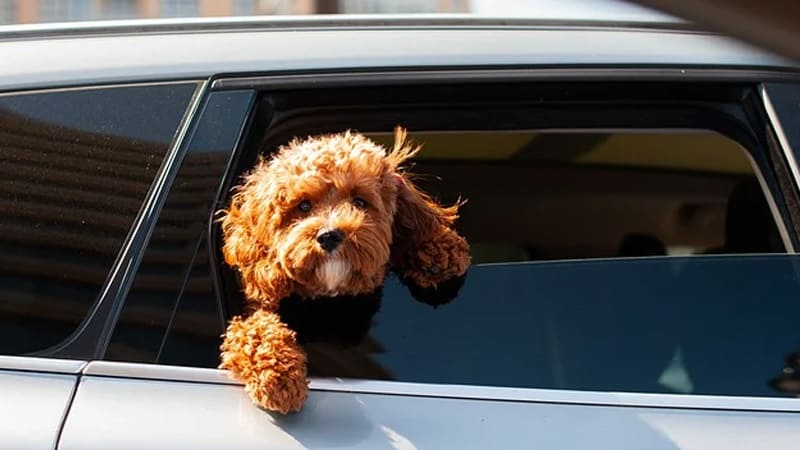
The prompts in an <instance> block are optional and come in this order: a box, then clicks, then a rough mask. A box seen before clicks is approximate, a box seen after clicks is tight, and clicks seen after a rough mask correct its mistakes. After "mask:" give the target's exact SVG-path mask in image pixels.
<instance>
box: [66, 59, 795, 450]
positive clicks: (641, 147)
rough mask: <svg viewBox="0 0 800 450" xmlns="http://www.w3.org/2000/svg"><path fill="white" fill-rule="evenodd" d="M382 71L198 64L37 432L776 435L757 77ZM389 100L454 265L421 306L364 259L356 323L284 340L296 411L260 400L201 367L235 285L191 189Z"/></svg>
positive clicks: (784, 270)
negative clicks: (116, 269) (211, 71)
mask: <svg viewBox="0 0 800 450" xmlns="http://www.w3.org/2000/svg"><path fill="white" fill-rule="evenodd" d="M395 75H396V74H392V73H373V74H369V77H368V78H369V80H370V83H369V84H368V85H361V84H359V83H355V82H353V80H352V79H350V78H349V77H351V75H348V74H339V75H329V76H326V77H324V80H325V82H319V81H318V80H314V79H313V77H307V76H304V77H297V79H294V78H292V77H291V76H283V77H280V78H279V79H272V78H270V77H263V78H247V79H230V80H220V81H218V82H216V83H215V84H214V86H213V88H212V89H211V92H210V93H209V95H208V96H207V99H206V101H205V103H204V105H203V106H202V107H201V108H200V109H199V113H198V116H197V118H196V120H195V121H194V122H193V123H192V125H191V126H190V128H189V129H188V130H187V134H186V136H187V138H186V140H185V142H184V144H183V145H181V147H180V149H179V153H178V154H177V155H175V158H174V161H175V162H176V164H180V166H179V167H177V166H176V173H175V177H174V181H173V182H172V183H171V184H170V185H168V186H167V188H168V191H165V198H164V202H163V209H162V210H161V213H160V217H159V218H158V222H157V223H156V224H155V228H154V230H153V233H152V238H151V239H150V241H149V243H148V246H147V248H146V249H145V250H144V254H143V256H142V259H141V261H142V262H141V265H140V267H139V268H138V270H137V273H136V276H135V277H134V279H133V281H132V284H131V290H130V292H129V294H128V296H127V299H126V302H125V305H124V307H123V308H122V310H121V313H120V316H119V318H118V321H117V323H116V326H115V328H114V332H113V334H112V335H111V338H110V341H109V346H108V348H107V349H106V351H105V352H104V359H105V360H104V361H92V362H91V363H89V364H88V365H87V366H86V367H85V368H84V369H83V371H82V376H81V381H80V384H79V387H78V389H77V391H76V393H75V399H74V402H73V406H72V408H71V410H70V413H69V416H68V417H67V420H66V422H65V425H64V429H63V433H62V435H61V437H60V447H59V448H63V449H79V448H80V449H87V448H105V449H108V448H165V447H167V448H185V447H202V448H260V449H268V448H331V447H340V448H341V447H344V448H370V449H372V448H487V447H490V446H497V447H502V448H577V449H580V448H586V449H588V448H592V449H597V448H601V449H604V448H608V449H611V448H655V449H677V448H681V449H691V448H703V449H709V448H710V449H716V448H719V449H723V448H725V449H727V448H763V447H765V446H769V447H770V448H787V449H788V448H795V447H796V442H797V441H798V439H800V431H798V427H797V424H798V423H800V404H798V403H797V400H796V399H794V398H791V394H792V393H791V392H784V391H781V390H780V389H779V388H780V385H779V384H776V383H774V381H775V380H777V379H780V377H781V376H783V375H784V374H786V373H788V372H786V371H785V370H784V366H783V364H784V357H785V356H786V355H788V354H789V353H791V352H793V351H795V350H796V346H797V345H798V343H800V335H798V331H797V327H796V326H795V323H794V322H795V320H794V318H795V317H796V316H797V313H798V312H800V304H798V302H797V300H796V299H797V294H798V292H799V291H800V283H799V282H798V280H799V279H800V275H799V274H800V272H798V267H800V265H798V262H800V261H799V260H798V259H797V256H796V254H795V249H796V248H797V245H798V234H797V221H796V219H795V218H794V217H793V214H792V212H791V209H790V206H791V205H792V204H793V203H792V202H793V201H795V199H797V195H798V191H797V186H796V185H795V184H794V182H793V180H792V178H790V175H789V174H790V173H791V172H792V171H793V170H794V163H793V162H792V161H790V160H789V159H787V158H788V156H787V155H788V154H787V153H784V151H785V148H784V147H781V146H776V145H774V144H775V143H774V142H772V141H771V139H772V137H773V136H772V134H771V132H770V131H769V129H768V127H767V126H766V125H768V122H766V121H765V117H766V114H764V113H765V108H764V106H763V104H762V103H761V98H760V97H759V96H758V88H759V80H757V79H751V80H748V79H746V78H747V76H746V75H744V74H743V75H742V79H743V80H744V81H737V82H730V81H727V82H722V81H721V82H719V84H716V83H709V79H713V74H702V73H699V74H698V78H697V80H695V81H691V80H688V81H687V80H686V79H682V80H681V81H679V82H676V81H670V80H664V79H663V78H662V77H660V76H659V77H655V78H654V79H653V80H652V81H651V82H650V83H640V84H637V85H632V84H629V83H620V82H618V80H617V79H614V78H612V79H607V80H603V81H597V79H596V77H597V74H593V73H592V72H591V70H590V69H587V74H586V76H587V80H583V81H582V80H580V79H578V80H572V81H570V82H563V81H560V80H558V79H557V78H554V79H550V80H548V82H546V83H544V82H542V78H536V81H535V82H534V81H533V79H531V80H529V82H527V83H525V82H521V81H520V79H521V78H520V74H519V73H517V72H514V71H513V70H510V71H509V73H507V74H506V75H507V78H503V74H502V73H498V71H491V72H488V71H487V72H486V73H482V72H481V71H479V70H476V71H472V72H471V73H470V74H469V75H466V76H465V75H464V73H463V72H461V75H460V76H463V77H465V78H464V79H462V80H459V78H458V76H459V75H457V74H453V76H452V78H448V80H449V81H448V82H447V83H445V85H444V86H443V85H442V83H441V82H438V83H434V82H432V81H431V80H433V79H434V78H433V77H429V74H427V73H426V72H425V71H420V72H415V73H413V74H410V73H409V72H405V73H404V74H403V77H402V79H399V78H398V77H396V76H395ZM624 75H625V74H624V71H621V72H620V74H619V76H620V77H621V78H620V79H624ZM358 76H361V77H364V78H362V79H366V78H367V77H366V76H365V75H364V74H359V75H358ZM436 76H437V77H439V78H438V79H441V74H440V73H437V74H436ZM605 76H608V74H607V73H606V74H605ZM467 78H469V79H467ZM509 79H513V80H515V81H516V82H515V83H514V84H509V83H506V82H505V81H507V80H509ZM487 98H490V99H491V101H487ZM387 105H389V106H387ZM643 111H645V112H647V114H644V113H643ZM398 121H400V122H402V123H403V124H404V125H406V126H408V127H409V129H411V130H412V137H415V138H418V139H419V140H420V141H421V143H424V145H425V150H423V152H422V153H420V156H419V158H418V160H417V164H416V168H417V170H424V171H425V173H429V174H433V175H436V176H438V177H440V178H441V180H442V181H441V182H439V183H438V184H437V181H436V177H430V179H428V180H427V181H420V183H421V184H422V185H423V186H424V187H425V189H426V190H428V191H430V192H434V193H436V194H437V196H440V197H441V198H443V199H445V200H447V199H450V198H455V197H456V196H457V195H458V194H464V195H465V196H467V198H468V199H470V201H471V203H472V204H473V205H474V206H473V208H474V209H472V210H470V209H468V208H467V207H465V209H464V213H463V217H462V219H461V222H460V223H459V226H460V227H462V230H463V232H464V233H465V235H466V236H467V238H468V239H469V240H470V242H471V244H472V246H473V249H472V252H473V259H474V261H475V264H474V265H473V266H472V267H471V268H470V271H469V273H468V276H467V281H466V283H465V285H464V286H463V288H462V290H461V292H460V294H459V296H458V297H457V298H456V299H455V300H454V301H453V302H452V303H451V304H447V305H444V306H441V307H439V308H435V309H433V308H430V307H428V306H427V305H424V304H421V303H418V302H415V301H414V300H413V299H412V298H411V297H410V296H409V294H408V293H407V292H406V290H405V288H404V286H403V285H402V283H400V282H399V280H397V279H395V278H389V279H387V281H386V286H385V291H384V299H383V304H382V307H381V311H380V312H379V314H378V316H376V320H375V323H374V325H373V329H372V331H371V333H370V335H369V337H368V339H366V340H365V342H363V343H362V344H360V345H359V346H356V347H355V348H345V349H341V348H333V347H329V346H327V345H324V343H322V344H320V345H308V346H307V347H306V350H307V351H308V353H309V358H310V365H311V367H310V369H311V374H312V378H311V384H310V388H311V394H310V397H309V399H308V402H307V403H306V405H305V407H304V409H303V411H302V412H301V413H299V414H293V415H288V416H282V415H279V414H272V413H269V412H266V411H263V410H260V409H258V408H256V407H255V406H253V405H252V404H251V402H250V400H249V399H248V397H247V395H246V394H245V393H244V391H243V389H242V386H241V385H239V384H238V383H236V382H234V381H231V380H230V379H229V378H228V377H227V376H226V374H225V373H224V372H221V371H218V370H216V369H214V367H215V366H216V364H217V361H218V347H219V343H220V335H221V333H222V331H223V330H224V326H225V321H226V320H227V319H229V318H231V317H232V316H233V315H235V314H238V313H240V312H241V311H240V309H239V308H240V305H241V301H242V298H241V294H240V287H239V285H238V284H237V283H238V282H237V280H236V277H235V273H233V272H232V271H230V269H229V268H226V267H225V266H224V265H223V264H222V263H221V259H220V255H219V234H218V231H219V230H218V229H217V225H216V222H215V221H214V220H213V218H214V217H215V212H216V211H218V210H219V209H220V208H223V207H224V205H225V204H226V201H227V199H228V198H229V195H230V188H231V186H233V185H234V184H235V183H236V182H237V180H238V179H239V176H240V175H241V174H242V173H244V172H245V171H246V170H247V168H248V167H250V166H251V165H252V163H253V161H254V160H255V159H256V157H257V156H258V155H259V154H261V153H268V152H270V151H273V150H274V149H275V148H276V147H278V146H279V145H282V144H285V143H286V142H288V140H289V139H290V138H291V137H293V136H297V135H304V134H314V133H321V132H329V131H336V130H340V129H343V128H347V127H354V128H357V129H359V130H360V131H362V132H365V133H367V134H368V135H369V136H370V138H371V139H374V140H375V141H377V142H380V143H384V144H386V145H389V146H390V144H391V141H390V137H389V131H390V130H391V128H392V127H393V125H395V124H396V123H397V122H398ZM426 152H427V153H426ZM741 211H744V213H743V214H742V213H741ZM776 386H777V387H778V388H776ZM741 430H746V432H742V431H741Z"/></svg>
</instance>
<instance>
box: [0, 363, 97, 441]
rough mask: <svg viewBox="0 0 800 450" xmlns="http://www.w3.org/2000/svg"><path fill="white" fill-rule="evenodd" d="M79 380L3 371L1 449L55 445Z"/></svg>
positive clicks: (0, 387) (0, 386)
mask: <svg viewBox="0 0 800 450" xmlns="http://www.w3.org/2000/svg"><path fill="white" fill-rule="evenodd" d="M26 359H28V358H26ZM30 359H32V360H35V359H34V358H30ZM72 363H74V364H72V365H76V364H78V363H80V365H83V363H82V362H80V361H73V362H72ZM32 365H33V366H35V365H36V364H35V363H32ZM77 380H78V376H77V375H67V374H63V373H42V372H33V371H20V370H0V392H2V398H3V400H2V401H0V418H2V420H0V448H13V449H19V450H27V449H47V450H50V449H53V448H55V447H56V441H57V439H58V433H59V431H60V428H61V424H62V422H63V419H64V417H65V416H66V412H67V409H68V408H69V404H70V401H71V399H72V394H73V391H74V389H75V386H76V384H77Z"/></svg>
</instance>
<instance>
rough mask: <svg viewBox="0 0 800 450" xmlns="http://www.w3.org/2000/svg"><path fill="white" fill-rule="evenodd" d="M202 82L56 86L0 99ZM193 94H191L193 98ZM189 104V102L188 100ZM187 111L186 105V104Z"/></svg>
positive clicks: (7, 93)
mask: <svg viewBox="0 0 800 450" xmlns="http://www.w3.org/2000/svg"><path fill="white" fill-rule="evenodd" d="M201 83H203V80H197V79H186V80H165V81H143V82H117V83H107V84H104V83H99V84H88V85H83V86H56V87H52V88H46V87H45V88H34V89H18V90H15V91H3V92H0V97H18V96H21V95H36V94H57V93H63V92H80V91H99V90H104V89H117V88H128V87H148V86H170V85H174V84H178V85H180V84H197V85H200V84H201ZM194 95H195V94H193V96H194ZM190 102H191V100H190ZM187 109H188V104H187Z"/></svg>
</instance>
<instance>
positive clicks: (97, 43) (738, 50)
mask: <svg viewBox="0 0 800 450" xmlns="http://www.w3.org/2000/svg"><path fill="white" fill-rule="evenodd" d="M353 42H360V43H368V44H369V45H353ZM587 42H591V43H592V45H591V46H587V45H586V43H587ZM153 48H157V49H158V51H157V52H156V51H150V50H149V49H153ZM0 60H3V61H14V62H15V64H14V65H13V66H8V67H7V68H6V69H5V70H3V72H2V73H0V90H3V91H6V90H11V89H35V88H42V87H46V86H72V85H85V84H97V83H122V82H134V81H152V80H164V79H188V78H192V79H196V78H203V77H210V76H212V75H214V74H218V73H224V74H238V73H248V72H249V73H253V72H256V73H257V72H262V73H263V72H267V71H269V72H286V71H310V70H317V69H321V68H324V69H326V70H340V69H359V68H374V67H380V68H383V69H390V68H404V67H406V68H408V67H416V68H420V67H445V66H446V67H476V66H484V67H487V66H488V67H492V66H503V65H514V66H517V67H519V66H534V65H538V66H559V65H568V66H581V65H595V66H608V65H616V66H630V65H636V66H673V67H675V66H678V67H685V68H691V67H699V66H703V67H715V66H717V67H744V68H753V67H773V68H776V67H777V68H786V67H791V65H790V64H789V63H788V62H786V61H784V60H781V59H779V58H776V57H774V56H771V55H768V54H764V53H760V52H757V51H754V50H752V49H750V48H748V47H746V46H744V45H742V44H739V43H736V42H733V41H730V40H726V39H723V38H720V37H717V36H713V35H707V34H701V33H680V32H674V31H670V30H666V31H657V30H646V31H642V30H626V29H622V28H620V29H614V28H608V29H587V30H581V31H580V33H576V32H575V30H574V29H569V28H556V29H549V28H535V27H534V28H510V29H501V28H474V29H465V28H461V27H458V28H453V29H445V28H442V29H424V28H419V29H415V28H413V27H410V28H406V29H395V28H388V29H384V30H376V29H353V30H349V31H347V32H346V33H342V32H341V31H339V30H335V29H317V30H293V31H291V30H283V31H280V30H276V31H236V32H227V33H221V32H197V33H165V34H159V33H150V34H147V33H146V34H143V35H138V36H132V35H125V34H119V35H116V34H112V35H108V36H102V37H101V36H92V35H89V36H77V37H59V38H53V39H35V38H30V39H20V40H15V39H10V40H0Z"/></svg>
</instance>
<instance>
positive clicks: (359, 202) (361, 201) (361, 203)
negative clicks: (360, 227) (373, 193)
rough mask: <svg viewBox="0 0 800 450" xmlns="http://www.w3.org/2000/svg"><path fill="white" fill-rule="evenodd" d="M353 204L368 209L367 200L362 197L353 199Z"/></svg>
mask: <svg viewBox="0 0 800 450" xmlns="http://www.w3.org/2000/svg"><path fill="white" fill-rule="evenodd" d="M353 206H355V207H356V208H358V209H367V201H366V200H364V199H363V198H361V197H356V198H354V199H353Z"/></svg>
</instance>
